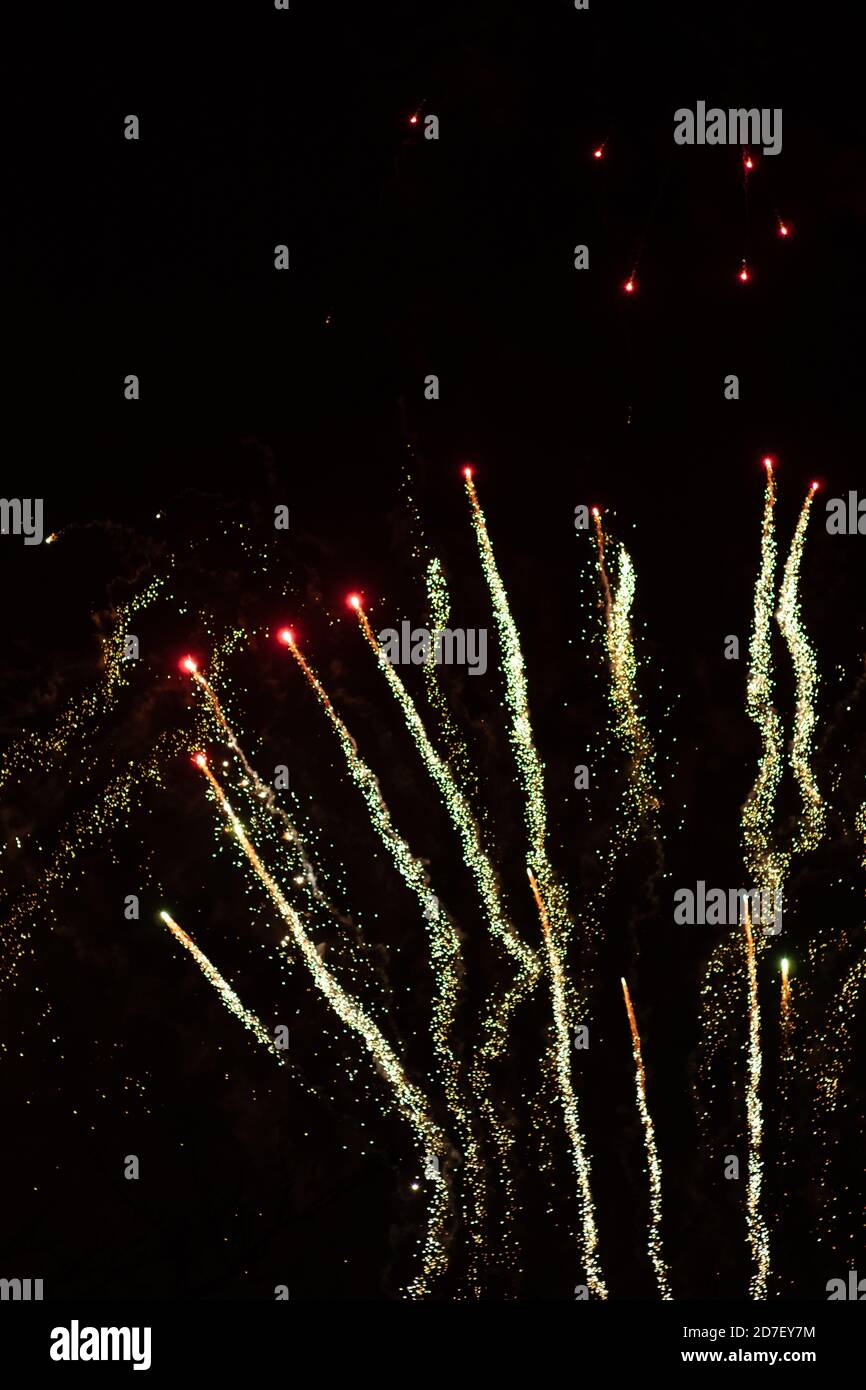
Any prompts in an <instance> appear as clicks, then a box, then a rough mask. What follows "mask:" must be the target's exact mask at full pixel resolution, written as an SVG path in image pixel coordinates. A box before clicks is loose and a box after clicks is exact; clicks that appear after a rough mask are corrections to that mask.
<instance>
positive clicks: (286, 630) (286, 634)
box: [277, 627, 295, 647]
mask: <svg viewBox="0 0 866 1390" xmlns="http://www.w3.org/2000/svg"><path fill="white" fill-rule="evenodd" d="M277 637H278V638H279V640H280V641H281V642H282V643H283V644H284V646H286V647H293V646H294V645H295V634H294V632H293V631H292V629H291V628H290V627H281V628H280V630H279V632H278V633H277Z"/></svg>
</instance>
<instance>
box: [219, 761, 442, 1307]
mask: <svg viewBox="0 0 866 1390" xmlns="http://www.w3.org/2000/svg"><path fill="white" fill-rule="evenodd" d="M194 762H195V764H196V766H197V767H199V768H201V770H202V772H203V773H204V774H205V776H206V777H207V780H208V782H209V783H210V785H211V789H212V791H213V793H214V796H215V797H216V799H217V802H218V804H219V806H220V809H221V810H222V812H223V815H224V816H225V819H226V822H227V824H228V825H229V826H230V827H231V829H232V830H233V831H234V834H235V837H236V839H237V841H238V844H239V845H240V846H241V848H242V850H243V852H244V854H245V855H246V857H247V859H248V861H249V863H250V865H251V866H252V869H253V872H254V873H255V875H256V877H257V878H258V880H259V882H260V883H261V884H262V886H263V887H264V889H265V891H266V893H267V894H268V897H269V898H270V899H271V902H272V903H273V904H274V906H275V907H276V909H277V911H278V913H279V915H280V917H281V918H282V920H283V921H284V922H285V924H286V925H287V927H288V929H289V935H290V937H291V939H292V941H293V943H294V945H295V947H296V948H297V950H298V951H299V952H300V955H301V957H302V958H303V960H304V962H305V964H306V966H307V968H308V970H309V972H310V975H311V976H312V979H313V982H314V984H315V985H316V988H317V989H318V990H319V991H320V993H321V994H322V996H323V997H324V998H325V1000H326V1001H327V1002H328V1004H329V1005H330V1006H331V1008H332V1009H333V1010H334V1012H335V1013H336V1015H337V1017H338V1018H339V1019H340V1020H341V1022H342V1023H344V1024H345V1025H346V1027H347V1028H350V1029H352V1031H353V1032H354V1033H357V1034H358V1036H359V1038H360V1039H361V1041H362V1042H363V1044H364V1046H365V1047H366V1048H367V1051H368V1052H369V1053H370V1056H371V1057H372V1059H373V1063H374V1065H375V1067H376V1070H377V1071H378V1072H379V1074H380V1075H381V1076H382V1077H383V1078H384V1079H385V1080H386V1081H387V1082H388V1084H389V1086H390V1087H391V1091H392V1093H393V1097H394V1106H395V1108H396V1109H397V1111H398V1112H399V1114H401V1115H402V1116H403V1118H404V1119H405V1120H406V1121H407V1122H408V1123H409V1125H410V1126H411V1128H412V1131H413V1133H414V1135H415V1138H416V1140H417V1142H418V1145H419V1148H420V1150H421V1152H422V1153H423V1154H424V1155H425V1157H426V1156H427V1155H434V1156H436V1157H437V1158H441V1159H443V1160H444V1159H445V1157H446V1156H447V1155H448V1153H449V1145H448V1142H447V1140H446V1138H445V1135H444V1134H443V1132H442V1130H441V1129H440V1128H439V1126H438V1125H437V1124H435V1122H434V1121H433V1120H432V1119H431V1118H430V1113H429V1111H430V1107H429V1104H428V1102H427V1100H426V1098H425V1097H424V1095H423V1094H422V1092H421V1091H420V1090H419V1088H418V1087H417V1086H416V1085H415V1084H414V1083H413V1082H411V1081H410V1080H409V1079H408V1077H407V1076H406V1073H405V1071H404V1070H403V1067H402V1065H401V1063H400V1061H399V1059H398V1057H397V1056H396V1054H395V1053H394V1051H393V1049H392V1048H391V1046H390V1044H389V1043H388V1041H387V1039H386V1038H385V1036H384V1035H383V1033H382V1032H381V1030H380V1029H379V1028H378V1027H377V1025H376V1023H375V1022H374V1021H373V1019H371V1018H370V1017H369V1015H368V1014H367V1013H366V1011H365V1010H364V1009H363V1007H362V1006H361V1005H360V1004H359V1003H358V1002H357V1000H356V999H354V998H353V997H352V996H351V995H350V994H349V993H348V992H347V991H346V990H344V989H343V987H342V985H341V984H340V982H339V981H338V980H337V978H336V977H335V976H334V975H333V973H332V972H331V971H330V970H329V969H328V968H327V966H326V965H325V964H324V962H323V961H322V958H321V956H320V955H319V952H318V951H317V950H316V947H315V945H314V944H313V942H312V941H310V939H309V937H308V936H307V933H306V932H305V930H304V927H303V924H302V922H301V919H300V917H299V916H298V914H297V913H296V912H295V910H294V908H293V907H292V906H291V904H290V903H289V902H288V901H287V900H286V898H285V897H284V895H283V893H282V890H281V889H280V887H279V885H278V884H277V883H276V881H275V880H274V879H273V878H272V877H271V875H270V874H269V872H268V870H267V869H266V868H265V866H264V864H263V863H262V861H261V859H260V858H259V855H258V852H257V850H256V848H255V846H254V845H253V843H252V841H251V840H250V838H249V836H248V835H247V833H246V831H245V830H244V827H243V826H242V825H241V823H240V821H239V820H238V818H237V816H236V815H235V813H234V811H233V809H232V807H231V805H230V803H229V801H228V799H227V797H226V795H225V792H224V791H223V789H222V786H221V785H220V783H219V781H218V780H217V777H216V775H215V774H214V772H213V770H212V769H211V767H210V764H209V763H208V761H207V758H206V756H205V755H204V754H203V753H201V754H197V755H196V756H195V758H194ZM431 1181H432V1183H433V1191H432V1193H431V1196H430V1202H429V1206H428V1222H427V1231H426V1234H425V1237H424V1245H423V1248H422V1255H421V1273H420V1274H419V1275H417V1276H416V1278H415V1279H414V1280H413V1281H412V1283H411V1284H410V1285H409V1288H408V1290H407V1292H408V1294H409V1295H410V1297H412V1298H424V1297H426V1296H427V1295H428V1294H429V1292H430V1289H431V1286H432V1284H433V1283H434V1282H435V1281H436V1279H437V1278H439V1277H440V1276H441V1275H442V1274H443V1273H444V1272H445V1269H446V1268H447V1265H448V1254H447V1243H446V1231H447V1221H448V1213H449V1208H450V1192H449V1185H448V1181H447V1179H446V1176H445V1172H444V1167H443V1164H440V1163H437V1164H436V1165H435V1167H433V1168H432V1170H431Z"/></svg>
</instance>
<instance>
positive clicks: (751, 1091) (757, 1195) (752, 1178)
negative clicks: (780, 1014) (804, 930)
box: [743, 904, 770, 1299]
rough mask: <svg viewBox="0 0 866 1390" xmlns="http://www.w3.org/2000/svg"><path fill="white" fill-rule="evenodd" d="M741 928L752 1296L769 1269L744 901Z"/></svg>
mask: <svg viewBox="0 0 866 1390" xmlns="http://www.w3.org/2000/svg"><path fill="white" fill-rule="evenodd" d="M743 919H744V920H743V930H744V933H745V940H746V964H747V969H748V979H749V1050H748V1069H747V1088H746V1121H747V1126H748V1135H749V1173H748V1182H747V1186H746V1222H747V1228H748V1235H749V1244H750V1246H751V1250H752V1258H753V1260H754V1262H755V1269H754V1273H753V1274H752V1278H751V1280H750V1283H749V1293H750V1295H751V1297H752V1298H754V1299H764V1298H766V1297H767V1279H768V1277H769V1273H770V1237H769V1233H768V1231H767V1226H766V1223H765V1221H764V1218H763V1216H762V1215H761V1182H762V1177H763V1163H762V1158H761V1144H762V1139H763V1115H762V1111H761V1093H760V1083H761V1065H762V1059H761V1013H760V1007H759V1003H758V970H757V965H756V963H755V943H754V939H753V937H752V923H751V918H750V912H749V907H748V904H745V905H744V912H743Z"/></svg>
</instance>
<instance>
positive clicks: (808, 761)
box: [776, 483, 827, 853]
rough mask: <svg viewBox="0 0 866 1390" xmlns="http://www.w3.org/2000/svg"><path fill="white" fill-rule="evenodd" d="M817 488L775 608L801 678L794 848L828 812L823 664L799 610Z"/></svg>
mask: <svg viewBox="0 0 866 1390" xmlns="http://www.w3.org/2000/svg"><path fill="white" fill-rule="evenodd" d="M816 490H817V483H813V484H812V486H811V487H810V489H809V491H808V493H807V494H806V500H805V501H804V503H803V506H802V509H801V511H800V517H799V520H798V522H797V527H796V530H795V532H794V538H793V540H792V542H791V549H790V552H789V555H788V559H787V561H786V563H785V570H784V574H783V576H782V585H781V589H780V591H779V607H778V611H777V614H776V617H777V621H778V624H779V627H780V629H781V632H782V635H783V636H784V638H785V641H786V643H787V645H788V651H789V652H790V654H791V662H792V664H793V667H794V675H795V678H796V702H797V703H796V711H795V715H794V734H793V739H792V742H791V752H790V763H791V767H792V769H793V772H794V776H795V778H796V781H797V786H798V788H799V792H800V800H801V808H802V809H801V816H800V822H799V827H798V834H797V839H796V842H795V845H794V847H793V852H797V853H802V852H804V851H807V850H813V849H815V847H816V846H817V844H818V843H819V841H820V839H821V836H822V834H823V832H824V824H825V821H826V818H827V812H826V808H825V806H824V803H823V801H822V799H821V793H820V791H819V790H818V786H817V783H816V781H815V776H814V773H813V771H812V751H813V749H812V738H813V735H814V731H815V724H816V722H817V715H816V712H815V704H816V699H817V693H818V667H817V663H816V661H815V653H814V651H813V649H812V646H811V643H810V642H809V638H808V636H807V634H806V631H805V629H804V627H803V621H802V615H801V612H800V594H799V585H800V565H801V561H802V558H803V547H804V545H805V543H806V528H807V525H808V521H809V512H810V510H811V507H812V499H813V498H814V496H815V492H816Z"/></svg>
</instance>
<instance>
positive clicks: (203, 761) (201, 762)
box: [192, 753, 207, 767]
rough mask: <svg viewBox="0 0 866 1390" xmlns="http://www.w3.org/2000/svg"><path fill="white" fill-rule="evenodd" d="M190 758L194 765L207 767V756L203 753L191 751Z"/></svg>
mask: <svg viewBox="0 0 866 1390" xmlns="http://www.w3.org/2000/svg"><path fill="white" fill-rule="evenodd" d="M192 760H193V762H194V763H195V765H196V767H207V757H206V756H205V754H204V753H193V757H192Z"/></svg>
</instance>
